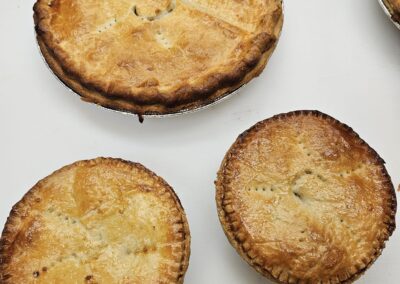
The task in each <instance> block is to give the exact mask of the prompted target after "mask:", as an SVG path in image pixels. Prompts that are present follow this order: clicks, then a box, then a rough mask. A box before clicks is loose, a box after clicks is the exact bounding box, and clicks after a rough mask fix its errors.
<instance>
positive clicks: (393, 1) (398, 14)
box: [383, 0, 400, 24]
mask: <svg viewBox="0 0 400 284" xmlns="http://www.w3.org/2000/svg"><path fill="white" fill-rule="evenodd" d="M383 2H384V3H385V5H386V7H387V8H388V10H389V12H390V14H391V15H392V19H393V21H395V22H397V23H399V24H400V0H384V1H383Z"/></svg>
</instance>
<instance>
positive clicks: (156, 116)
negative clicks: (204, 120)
mask: <svg viewBox="0 0 400 284" xmlns="http://www.w3.org/2000/svg"><path fill="white" fill-rule="evenodd" d="M35 40H36V45H37V48H38V51H39V54H40V57H41V58H42V60H43V61H44V63H45V65H46V66H47V68H48V69H49V70H50V72H51V74H53V76H54V77H55V78H56V79H57V81H59V82H60V83H61V84H62V85H64V86H65V88H67V89H68V90H69V91H70V92H72V93H74V94H76V95H78V96H81V95H80V94H79V93H77V92H75V91H74V90H72V89H71V88H70V87H69V86H68V85H67V84H66V83H64V82H63V81H62V80H61V79H60V78H59V77H58V76H57V74H56V73H54V71H53V69H51V67H50V65H49V64H48V63H47V61H46V59H45V57H44V55H43V54H42V51H41V49H40V45H39V42H38V40H37V37H36V32H35ZM245 85H246V84H243V85H241V86H240V87H239V88H237V89H236V90H233V91H232V92H228V93H226V94H224V95H223V96H220V97H218V98H216V99H215V100H213V101H212V102H210V103H206V104H204V105H200V106H198V107H196V108H188V109H181V110H179V111H177V112H171V113H166V114H157V113H155V114H143V115H140V114H137V113H134V112H130V111H126V110H117V109H113V108H108V107H105V106H102V105H99V104H95V103H91V104H94V105H96V106H97V107H99V108H102V109H106V110H109V111H113V112H117V113H122V114H125V115H133V116H138V117H139V121H140V122H143V120H144V118H153V117H154V118H165V117H175V116H179V115H182V114H189V113H194V112H197V111H200V110H204V109H207V108H211V107H213V106H215V105H216V104H218V103H220V102H222V101H224V100H227V99H228V98H231V97H232V96H234V95H235V94H237V93H239V91H240V90H241V89H242V88H243V87H244V86H245Z"/></svg>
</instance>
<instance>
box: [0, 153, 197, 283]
mask: <svg viewBox="0 0 400 284" xmlns="http://www.w3.org/2000/svg"><path fill="white" fill-rule="evenodd" d="M95 165H103V166H104V165H106V166H111V167H114V168H115V169H118V168H121V167H122V168H130V169H136V170H139V171H142V172H144V173H145V174H147V175H148V176H149V177H150V178H151V179H152V180H156V181H157V182H158V183H159V184H160V186H162V187H163V188H165V190H166V192H168V193H169V197H167V198H168V199H169V200H172V201H173V203H174V208H173V211H170V212H174V211H175V210H176V211H178V213H173V214H175V215H179V216H180V217H181V220H180V221H179V222H181V224H182V231H181V233H180V234H182V236H183V237H182V240H181V242H182V243H183V244H184V247H183V248H182V258H181V259H180V267H179V271H178V272H177V276H176V277H177V278H176V282H174V283H179V284H182V283H183V282H184V278H185V275H186V272H187V269H188V267H189V261H190V256H191V232H190V226H189V221H188V218H187V215H186V212H185V209H184V207H183V205H182V202H181V200H180V198H179V196H178V194H177V192H176V191H175V189H174V188H173V187H172V186H171V185H170V184H169V183H168V182H167V181H166V180H165V179H164V178H163V177H161V176H159V175H158V174H157V173H155V172H153V171H152V170H150V169H149V168H147V167H146V166H144V165H143V164H141V163H140V162H133V161H130V160H125V159H122V158H114V157H106V156H99V157H96V158H91V159H84V160H78V161H75V162H72V163H69V164H67V165H63V166H62V167H60V168H58V169H57V170H55V171H53V172H52V173H50V174H48V175H47V176H45V177H43V178H41V179H40V180H39V181H38V182H36V184H34V185H33V186H32V187H31V188H30V189H29V190H28V191H26V192H25V193H24V195H23V196H22V197H21V198H20V200H18V201H17V202H16V203H15V204H14V205H13V206H12V208H11V210H10V212H9V215H8V217H7V220H6V223H5V224H4V227H3V230H2V231H1V229H0V283H2V284H3V283H4V284H6V283H9V281H7V279H8V276H7V274H3V273H4V272H5V269H6V267H7V266H8V265H9V264H10V262H9V260H10V255H9V254H7V252H10V251H11V249H10V246H11V245H12V243H13V241H14V237H15V232H16V231H17V234H18V232H21V230H23V229H24V228H21V227H18V225H17V224H18V223H17V222H16V220H18V219H21V220H23V219H24V218H25V217H24V215H23V214H21V208H22V209H24V208H28V209H29V210H27V211H28V212H29V213H27V214H30V212H32V210H31V205H32V203H35V202H36V197H35V194H37V193H38V194H39V196H41V195H42V194H45V191H44V190H43V188H44V187H43V185H44V184H46V183H47V182H48V181H49V180H50V179H51V178H53V177H55V176H57V175H60V174H61V175H62V174H63V173H65V172H68V171H69V170H71V169H76V168H77V167H81V166H82V167H91V166H95ZM63 182H65V180H63ZM160 196H162V195H159V196H158V198H160ZM159 201H162V200H161V199H160V200H159ZM42 213H43V212H42ZM39 214H40V211H39ZM13 235H14V237H13ZM48 236H49V235H48ZM50 237H51V235H50ZM64 237H65V236H64ZM11 253H12V252H11Z"/></svg>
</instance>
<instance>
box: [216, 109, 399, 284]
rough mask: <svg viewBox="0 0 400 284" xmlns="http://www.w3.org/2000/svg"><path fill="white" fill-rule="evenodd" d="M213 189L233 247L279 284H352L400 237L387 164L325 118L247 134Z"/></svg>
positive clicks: (284, 117) (290, 119)
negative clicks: (391, 239) (388, 243)
mask: <svg viewBox="0 0 400 284" xmlns="http://www.w3.org/2000/svg"><path fill="white" fill-rule="evenodd" d="M216 189H217V191H216V201H217V207H218V215H219V218H220V221H221V224H222V226H223V229H224V231H225V234H226V235H227V237H228V239H229V241H230V242H231V244H232V245H233V246H234V247H235V249H236V250H237V251H238V253H239V254H240V255H241V256H242V257H243V258H244V259H245V260H246V261H247V262H248V263H249V264H250V265H251V266H252V267H254V268H255V269H256V270H257V271H258V272H260V273H261V274H263V275H264V276H266V277H268V278H269V279H271V280H273V281H276V282H278V283H321V284H325V283H327V284H328V283H330V284H334V283H351V282H353V281H355V280H356V279H357V278H358V277H360V276H361V274H362V273H363V272H364V271H365V270H366V269H367V268H368V267H369V266H370V265H371V264H372V263H373V262H374V261H375V260H376V259H377V257H378V256H379V255H380V254H381V251H382V249H383V248H384V246H385V242H386V240H388V238H389V236H391V234H392V233H393V231H394V229H395V214H396V208H397V202H396V195H395V191H394V187H393V184H392V182H391V179H390V177H389V175H388V173H387V171H386V168H385V166H384V161H383V160H382V159H381V158H380V157H379V155H378V154H377V153H376V152H375V151H374V150H373V149H372V148H370V147H369V146H368V145H367V143H365V142H364V141H363V140H362V139H361V138H360V137H359V136H358V135H357V134H356V133H355V132H354V131H353V130H352V129H351V128H350V127H348V126H346V125H344V124H342V123H340V122H339V121H337V120H335V119H334V118H332V117H330V116H328V115H326V114H323V113H320V112H318V111H296V112H291V113H287V114H280V115H277V116H274V117H272V118H270V119H267V120H264V121H262V122H259V123H257V124H256V125H255V126H253V127H252V128H250V129H249V130H247V131H246V132H244V133H243V134H241V135H240V136H239V137H238V139H237V140H236V142H235V143H234V144H233V145H232V147H231V148H230V150H229V151H228V153H227V154H226V156H225V158H224V160H223V162H222V165H221V168H220V170H219V172H218V179H217V181H216Z"/></svg>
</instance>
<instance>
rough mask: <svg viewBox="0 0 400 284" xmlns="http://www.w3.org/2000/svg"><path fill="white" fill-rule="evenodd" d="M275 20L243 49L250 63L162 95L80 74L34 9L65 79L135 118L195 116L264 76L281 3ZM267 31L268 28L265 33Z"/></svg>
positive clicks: (41, 9)
mask: <svg viewBox="0 0 400 284" xmlns="http://www.w3.org/2000/svg"><path fill="white" fill-rule="evenodd" d="M277 3H279V5H278V8H277V10H276V11H275V12H274V13H273V15H272V18H273V19H272V20H271V23H272V24H271V23H270V24H269V26H268V29H270V30H272V32H271V31H270V32H271V34H270V33H269V32H266V31H264V30H260V31H259V32H258V33H257V34H256V35H254V36H253V37H252V38H251V39H250V40H248V41H247V42H246V43H243V44H242V46H243V47H245V48H247V50H248V51H247V53H246V56H245V57H244V58H242V59H241V60H239V61H236V62H235V63H234V64H229V65H226V66H225V67H223V68H220V69H221V70H218V71H215V72H209V73H208V74H206V75H205V76H204V78H202V80H201V82H199V83H196V84H195V85H193V84H189V83H182V84H181V85H180V86H177V87H175V88H174V89H170V90H168V91H167V93H162V92H161V91H160V90H159V89H158V88H157V87H149V86H144V87H141V88H131V89H127V88H125V89H124V88H121V87H120V86H118V84H114V83H111V84H106V83H105V82H101V81H96V82H93V80H91V77H90V75H88V74H90V72H88V70H75V69H74V68H73V66H72V64H71V63H70V59H69V56H68V54H66V53H65V52H64V51H63V50H62V49H61V48H60V47H59V46H58V45H57V43H55V41H54V39H53V36H52V34H51V32H50V30H51V27H50V25H49V18H50V17H51V14H50V13H49V11H48V7H46V5H48V4H47V3H46V1H45V0H38V1H37V2H36V3H35V5H34V12H35V13H34V20H35V29H36V35H37V40H38V43H39V45H40V49H41V51H42V54H43V56H44V58H45V60H46V62H47V63H48V65H49V66H50V68H51V69H52V70H53V72H54V73H55V74H56V76H57V77H59V79H60V80H61V81H62V82H64V84H66V85H67V86H68V87H69V88H71V89H72V90H73V91H74V92H76V93H77V94H79V95H80V96H81V97H82V99H83V100H84V101H87V102H92V103H95V104H98V105H101V106H104V107H106V108H110V109H114V110H119V111H126V112H130V113H135V114H145V115H146V114H148V115H163V114H173V113H179V112H184V111H188V110H194V109H197V108H200V107H203V106H206V105H208V104H211V103H213V102H215V101H218V100H220V99H221V98H223V97H225V96H226V95H228V94H229V93H231V92H233V91H235V90H236V89H238V88H239V87H240V86H242V85H244V84H246V83H247V82H249V81H250V80H251V79H253V78H254V77H256V76H258V75H259V74H260V73H261V71H262V70H263V69H264V68H265V65H266V64H267V61H268V59H269V57H270V56H271V54H272V52H273V50H274V49H275V47H276V44H277V41H278V38H279V35H280V31H281V28H282V22H283V13H282V7H281V1H277ZM265 29H267V27H266V28H265Z"/></svg>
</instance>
